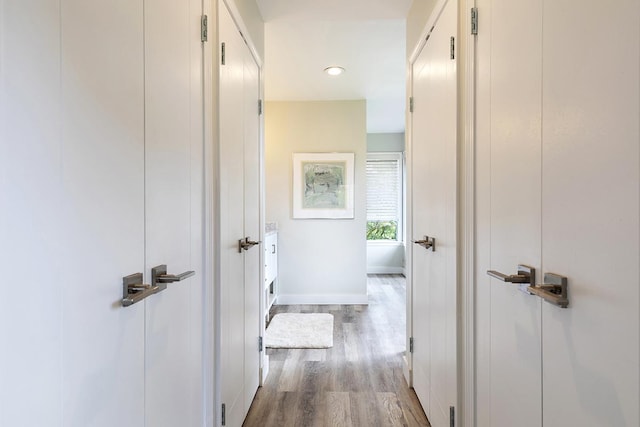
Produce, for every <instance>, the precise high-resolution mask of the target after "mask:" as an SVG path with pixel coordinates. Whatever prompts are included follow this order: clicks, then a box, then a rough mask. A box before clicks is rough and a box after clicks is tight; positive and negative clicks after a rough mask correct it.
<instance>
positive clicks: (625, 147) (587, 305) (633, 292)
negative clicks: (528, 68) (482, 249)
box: [542, 0, 640, 426]
mask: <svg viewBox="0 0 640 427" xmlns="http://www.w3.org/2000/svg"><path fill="white" fill-rule="evenodd" d="M567 22H571V25H570V26H568V25H567ZM639 39H640V6H639V5H638V2H637V1H618V2H612V3H601V4H593V5H591V6H590V7H588V8H585V7H584V5H583V3H581V2H579V1H575V0H565V1H562V2H545V9H544V46H545V48H544V59H543V64H544V67H543V75H544V77H545V79H544V86H543V99H544V104H543V110H542V111H543V115H544V118H545V119H544V122H543V137H544V144H543V145H542V152H543V158H544V162H543V168H542V176H543V180H542V182H543V191H542V194H543V199H542V207H543V209H542V218H543V221H542V241H543V260H542V261H543V267H544V271H545V272H554V273H558V274H561V275H564V276H567V277H568V278H569V299H570V305H569V308H567V309H560V308H558V307H554V306H552V305H550V304H547V303H544V304H543V314H542V315H543V336H544V347H543V360H544V365H543V370H544V377H543V381H544V392H543V395H544V404H543V406H544V425H545V426H561V425H568V424H573V425H581V426H602V425H611V426H637V425H640V414H639V408H638V402H639V401H640V392H639V387H640V384H639V378H640V372H639V360H640V354H639V347H640V344H639V339H640V318H639V312H640V307H639V302H640V292H639V287H638V283H639V277H640V271H639V269H640V262H639V259H640V251H639V241H638V239H639V237H638V236H639V235H640V233H639V224H638V223H639V221H640V211H639V206H640V202H639V196H640V184H639V183H640V172H639V170H640V165H639V161H640V160H639V159H640V142H639V141H640V133H639V131H638V127H639V121H638V120H639V119H638V118H639V117H640V108H639V103H640V99H639V79H638V76H639V75H640V68H639V64H640V54H639V51H638V40H639ZM554 40H562V43H560V44H555V43H552V41H554ZM594 41H595V42H594ZM594 242H601V243H602V246H601V248H600V249H598V248H597V247H594V246H593V243H594Z"/></svg>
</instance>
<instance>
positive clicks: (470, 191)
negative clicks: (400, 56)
mask: <svg viewBox="0 0 640 427" xmlns="http://www.w3.org/2000/svg"><path fill="white" fill-rule="evenodd" d="M447 1H458V30H457V36H456V39H457V43H456V51H457V54H458V58H457V79H458V83H457V84H458V100H457V110H458V119H457V122H458V123H457V126H458V130H457V135H458V225H457V227H458V239H459V241H458V259H459V262H458V316H459V322H458V331H457V335H458V337H457V347H458V349H457V353H458V375H457V377H458V397H457V400H458V402H457V405H456V407H457V408H459V409H458V410H457V412H458V414H457V416H458V419H457V422H456V425H459V426H465V427H473V426H475V419H476V417H475V401H476V395H475V378H476V372H475V366H476V364H475V360H476V359H475V292H476V286H475V236H476V228H475V227H476V223H475V220H476V204H475V197H476V192H475V190H476V189H475V151H476V139H475V138H476V136H475V129H476V127H475V105H476V104H475V90H476V89H475V86H476V84H475V82H476V59H475V58H476V37H475V36H474V35H472V34H471V9H472V8H475V7H476V0H438V3H437V4H436V5H435V6H434V8H433V10H432V12H431V15H430V17H429V19H428V20H427V21H426V24H425V26H424V28H423V29H422V32H421V33H420V38H419V39H418V42H417V43H416V45H415V46H414V47H413V50H412V51H411V54H410V55H409V58H408V62H407V65H408V66H407V103H406V109H407V111H409V98H410V97H412V96H413V65H414V63H415V61H416V60H417V59H418V56H419V55H420V52H421V51H422V49H423V47H424V45H425V44H426V41H427V36H428V35H429V33H430V32H431V29H432V27H433V26H434V24H435V23H436V21H437V20H438V18H439V17H440V15H441V13H442V11H443V9H444V6H445V5H446V3H447ZM406 125H407V126H406V132H405V144H406V147H407V148H406V153H407V165H406V167H407V171H406V173H407V176H408V177H409V178H408V179H407V213H406V232H407V246H406V255H405V259H406V271H407V273H408V274H407V296H406V298H407V313H406V316H407V336H406V344H407V349H408V348H409V339H410V337H411V336H413V312H412V307H413V291H412V289H413V280H412V271H413V265H412V262H413V260H412V255H411V249H410V246H409V245H408V243H409V242H410V240H411V237H412V233H413V226H412V219H413V218H412V214H413V200H412V185H413V184H412V179H411V177H412V165H413V163H412V162H413V151H412V147H413V134H412V128H413V114H412V113H409V114H407V121H406ZM403 373H404V376H405V379H406V380H407V383H408V384H409V386H411V387H412V386H413V359H412V355H411V353H410V352H406V357H405V359H404V364H403Z"/></svg>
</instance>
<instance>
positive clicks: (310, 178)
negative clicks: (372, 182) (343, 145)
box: [293, 153, 354, 219]
mask: <svg viewBox="0 0 640 427" xmlns="http://www.w3.org/2000/svg"><path fill="white" fill-rule="evenodd" d="M353 167H354V154H353V153H294V154H293V218H332V219H341V218H342V219H343V218H353V217H354V216H353V174H354V170H353Z"/></svg>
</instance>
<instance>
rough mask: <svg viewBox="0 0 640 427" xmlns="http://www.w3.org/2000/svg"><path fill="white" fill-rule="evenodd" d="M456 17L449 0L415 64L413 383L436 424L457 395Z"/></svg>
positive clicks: (446, 419)
mask: <svg viewBox="0 0 640 427" xmlns="http://www.w3.org/2000/svg"><path fill="white" fill-rule="evenodd" d="M456 14H457V6H456V3H455V2H453V1H450V2H447V4H446V5H445V6H444V9H443V12H442V14H441V15H440V17H439V18H438V20H437V21H436V23H435V27H434V29H433V30H432V32H431V34H430V36H429V38H428V40H427V42H426V44H425V46H424V47H423V49H422V51H421V53H420V55H419V57H418V58H417V60H416V61H415V62H414V64H413V88H412V91H413V104H414V110H413V115H412V126H413V127H412V147H411V150H412V153H411V156H412V160H411V161H412V167H411V170H412V176H411V179H412V185H411V188H412V221H413V225H412V229H413V240H414V241H418V242H420V241H423V243H422V244H420V243H415V244H413V245H412V251H413V253H412V269H413V271H412V287H413V288H412V289H413V290H412V300H413V307H412V310H411V311H412V313H413V322H412V323H413V342H414V345H413V387H414V388H415V390H416V393H417V395H418V398H419V399H420V402H421V403H422V405H423V408H424V409H425V412H426V414H427V417H428V418H429V420H430V422H431V424H432V425H433V426H445V425H449V417H450V408H451V407H455V406H456V399H457V396H456V394H457V391H456V390H457V384H456V383H457V365H456V363H457V362H456V360H457V354H456V352H457V344H456V340H457V330H456V328H457V327H456V324H457V322H456V316H457V266H456V259H457V256H456V247H457V240H456V239H457V236H456V224H457V222H456V221H457V219H456V195H457V179H456V174H457V165H456V163H457V142H456V105H457V103H456V93H457V91H456V61H455V59H452V58H451V42H452V37H455V36H456V32H457V30H456V28H457V21H456V19H457V18H456ZM432 239H434V240H435V241H434V240H432ZM425 240H426V243H425V242H424V241H425Z"/></svg>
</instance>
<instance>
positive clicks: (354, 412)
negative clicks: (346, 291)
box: [244, 275, 429, 427]
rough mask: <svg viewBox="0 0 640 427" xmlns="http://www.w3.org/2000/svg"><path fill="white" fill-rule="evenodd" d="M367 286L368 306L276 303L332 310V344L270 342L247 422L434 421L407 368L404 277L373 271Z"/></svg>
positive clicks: (300, 309) (366, 425)
mask: <svg viewBox="0 0 640 427" xmlns="http://www.w3.org/2000/svg"><path fill="white" fill-rule="evenodd" d="M368 285H369V305H368V306H363V305H342V306H340V305H297V306H296V305H291V306H282V305H281V306H274V307H273V308H272V310H271V315H272V316H273V315H275V314H277V313H331V314H333V316H334V324H333V328H334V338H333V340H334V342H333V347H332V348H329V349H322V350H317V349H270V348H269V349H267V354H268V355H269V357H270V372H269V375H268V377H267V380H266V382H265V384H264V386H263V387H261V388H260V389H259V390H258V393H257V394H256V397H255V399H254V401H253V404H252V405H251V408H250V410H249V413H248V415H247V418H246V420H245V422H244V426H247V427H253V426H261V427H262V426H266V427H269V426H277V427H284V426H295V427H307V426H318V427H320V426H327V427H329V426H330V427H339V426H345V427H347V426H351V427H360V426H362V427H370V426H371V427H373V426H381V427H382V426H429V422H428V421H427V418H426V416H425V414H424V411H423V410H422V407H421V406H420V403H419V402H418V399H417V397H416V395H415V393H414V392H413V390H411V389H409V387H408V386H407V383H406V381H405V379H404V376H403V374H402V363H403V362H402V357H403V353H404V350H405V287H404V277H402V276H399V275H371V276H369V278H368Z"/></svg>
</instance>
